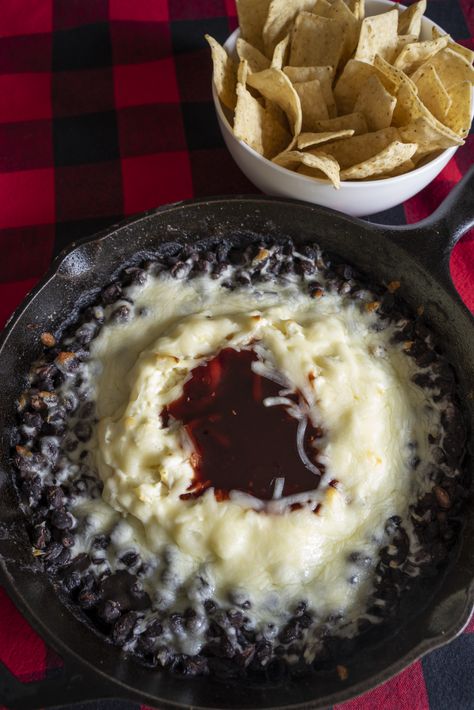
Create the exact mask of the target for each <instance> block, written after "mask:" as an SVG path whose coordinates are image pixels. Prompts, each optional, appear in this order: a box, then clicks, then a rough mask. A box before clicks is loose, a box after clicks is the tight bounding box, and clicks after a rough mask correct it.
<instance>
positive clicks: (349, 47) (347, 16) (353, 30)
mask: <svg viewBox="0 0 474 710" xmlns="http://www.w3.org/2000/svg"><path fill="white" fill-rule="evenodd" d="M326 17H328V18H329V19H330V20H335V21H336V22H338V23H339V25H340V26H341V27H342V30H343V34H344V46H343V50H342V55H341V59H340V61H341V63H342V64H345V63H346V62H347V60H348V59H350V57H351V56H352V54H353V53H354V51H355V48H356V47H357V41H358V38H359V21H358V20H357V18H356V17H355V15H354V13H353V12H351V10H350V9H349V8H348V7H347V5H346V3H345V2H344V0H334V2H333V3H332V5H330V8H329V11H328V13H327V14H326Z"/></svg>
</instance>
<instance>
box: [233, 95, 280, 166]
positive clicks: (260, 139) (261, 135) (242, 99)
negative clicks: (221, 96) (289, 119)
mask: <svg viewBox="0 0 474 710" xmlns="http://www.w3.org/2000/svg"><path fill="white" fill-rule="evenodd" d="M234 135H235V137H236V138H238V139H239V140H242V141H244V142H245V143H247V145H249V146H250V147H251V148H253V149H254V150H256V151H257V153H260V155H263V156H265V158H270V159H271V158H273V157H274V156H275V155H278V153H280V152H281V151H282V150H284V149H285V147H286V146H288V144H289V143H290V140H291V136H290V134H289V133H288V131H286V130H285V129H284V128H283V127H282V126H281V125H280V123H279V122H278V121H276V120H275V118H274V117H273V116H272V114H271V112H269V111H268V110H267V109H266V108H265V107H263V106H262V105H261V104H260V102H259V101H258V100H257V99H255V98H254V97H253V96H252V94H251V93H250V92H249V91H248V90H247V89H246V88H245V86H244V85H243V84H241V83H239V84H237V105H236V107H235V116H234Z"/></svg>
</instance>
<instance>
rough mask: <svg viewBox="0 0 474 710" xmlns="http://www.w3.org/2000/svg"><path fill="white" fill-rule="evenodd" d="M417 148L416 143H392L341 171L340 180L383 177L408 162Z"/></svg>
mask: <svg viewBox="0 0 474 710" xmlns="http://www.w3.org/2000/svg"><path fill="white" fill-rule="evenodd" d="M417 148H418V146H417V144H416V143H401V142H400V141H393V143H390V144H389V145H388V146H387V147H386V148H384V149H383V150H381V151H380V153H377V154H376V155H373V156H372V157H371V158H368V159H367V160H364V161H363V162H361V163H359V164H358V165H353V166H352V167H350V168H347V170H341V179H342V180H364V179H365V178H368V177H371V176H372V175H384V174H385V173H390V172H391V171H392V170H395V169H396V168H397V167H398V166H399V165H402V163H404V162H405V161H407V160H409V159H410V158H411V157H412V155H414V154H415V152H416V149H417Z"/></svg>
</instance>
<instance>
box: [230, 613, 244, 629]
mask: <svg viewBox="0 0 474 710" xmlns="http://www.w3.org/2000/svg"><path fill="white" fill-rule="evenodd" d="M227 618H228V619H229V621H230V623H231V626H235V627H236V628H239V627H240V626H242V624H243V623H244V615H243V613H242V612H241V611H240V610H239V609H229V610H228V612H227Z"/></svg>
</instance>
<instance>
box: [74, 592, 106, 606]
mask: <svg viewBox="0 0 474 710" xmlns="http://www.w3.org/2000/svg"><path fill="white" fill-rule="evenodd" d="M77 601H78V604H79V606H80V607H81V608H82V609H93V608H94V607H95V606H97V604H98V603H99V602H100V594H99V592H98V591H97V590H96V589H93V588H92V589H90V588H86V589H82V590H81V591H80V592H79V594H78V595H77Z"/></svg>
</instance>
